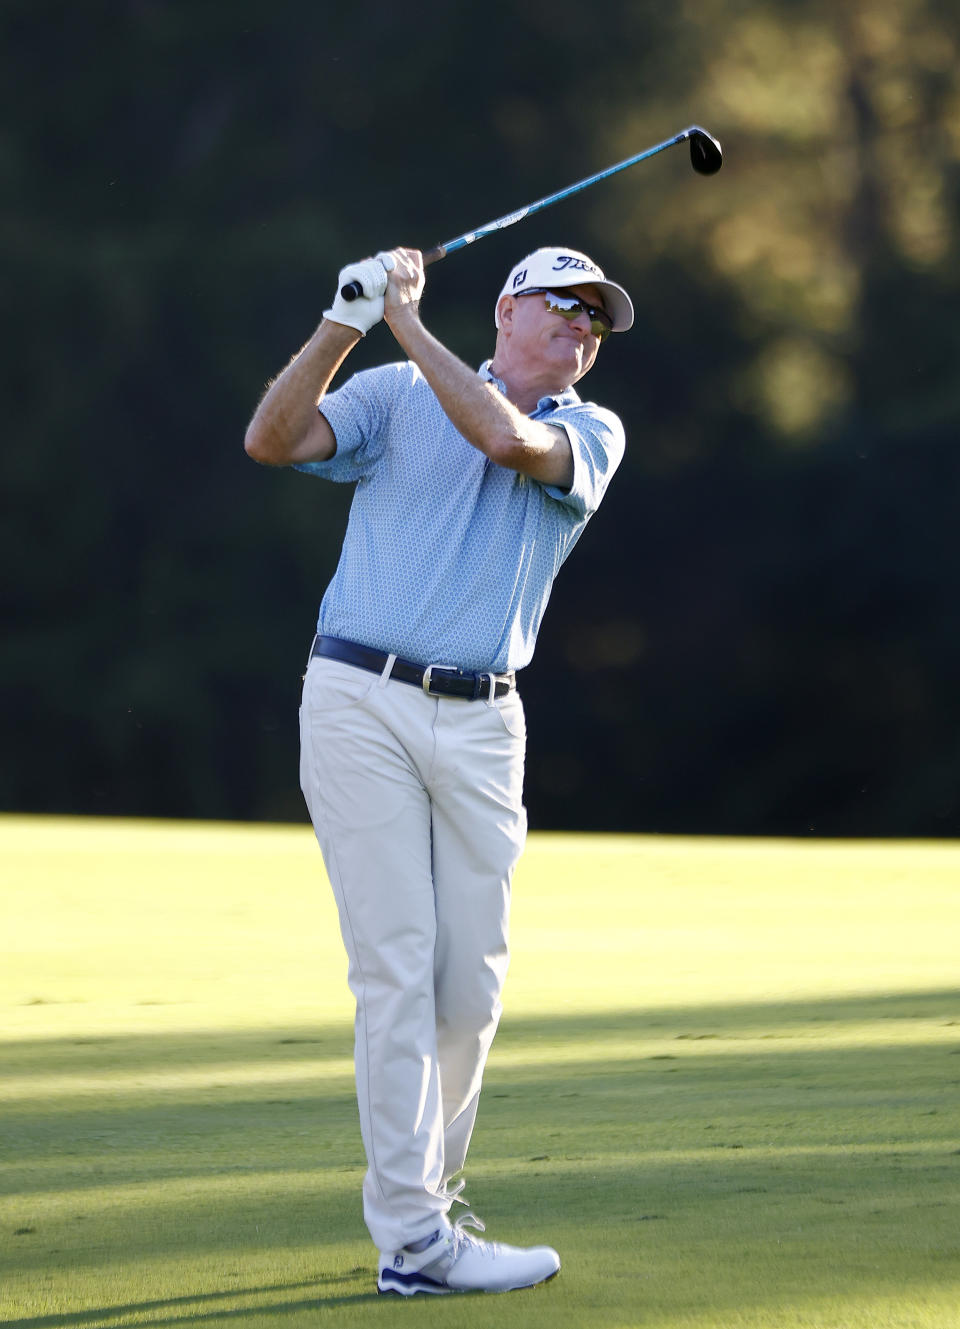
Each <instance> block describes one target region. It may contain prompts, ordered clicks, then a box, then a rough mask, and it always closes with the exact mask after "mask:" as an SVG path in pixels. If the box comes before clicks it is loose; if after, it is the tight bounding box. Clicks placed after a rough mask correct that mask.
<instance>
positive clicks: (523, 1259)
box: [377, 1215, 560, 1297]
mask: <svg viewBox="0 0 960 1329" xmlns="http://www.w3.org/2000/svg"><path fill="white" fill-rule="evenodd" d="M469 1217H470V1216H468V1215H464V1217H463V1218H461V1219H460V1222H459V1223H458V1224H457V1225H456V1226H455V1227H452V1228H445V1229H442V1230H441V1231H440V1232H439V1233H438V1235H437V1238H436V1240H435V1241H433V1242H432V1243H431V1244H430V1245H429V1246H428V1247H427V1248H426V1250H424V1251H411V1250H408V1249H406V1248H404V1249H403V1250H400V1251H382V1252H381V1254H380V1273H379V1277H378V1278H377V1291H378V1292H399V1293H400V1295H401V1296H403V1297H412V1296H413V1295H414V1293H416V1292H433V1293H443V1292H512V1291H514V1290H515V1289H517V1288H522V1287H533V1286H534V1285H535V1284H537V1283H543V1282H545V1281H546V1280H547V1279H548V1278H553V1276H554V1274H556V1273H559V1271H560V1256H559V1255H558V1254H557V1252H556V1251H555V1250H552V1249H551V1247H549V1246H531V1247H529V1248H526V1249H521V1248H519V1247H517V1246H504V1245H500V1244H499V1243H497V1242H493V1241H481V1240H480V1239H479V1237H474V1236H472V1235H471V1234H469V1233H467V1232H464V1230H463V1227H462V1226H461V1224H462V1223H463V1222H464V1221H469ZM478 1226H479V1224H478Z"/></svg>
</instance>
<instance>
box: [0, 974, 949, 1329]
mask: <svg viewBox="0 0 960 1329" xmlns="http://www.w3.org/2000/svg"><path fill="white" fill-rule="evenodd" d="M958 1021H960V994H958V993H957V992H954V991H933V992H919V993H918V992H908V993H891V994H878V995H876V996H862V995H858V996H853V997H847V998H840V999H834V1000H829V1001H821V1002H817V1001H809V1000H803V1001H797V1002H775V1003H762V1002H760V1003H737V1004H727V1005H723V1004H718V1005H712V1006H709V1007H697V1008H675V1009H663V1008H657V1009H654V1010H649V1011H644V1010H620V1011H614V1012H605V1013H603V1014H600V1015H597V1014H574V1015H562V1016H557V1017H554V1018H546V1019H536V1020H532V1019H512V1018H510V1017H509V1015H508V1016H507V1017H506V1018H505V1020H504V1024H503V1028H502V1030H501V1034H500V1036H499V1038H498V1042H497V1045H496V1046H495V1048H494V1053H493V1057H492V1060H491V1065H490V1068H489V1071H488V1075H487V1082H486V1088H485V1092H484V1098H483V1103H482V1108H481V1116H480V1121H479V1125H478V1130H477V1136H476V1140H475V1144H474V1150H473V1153H472V1159H471V1161H472V1169H473V1175H474V1176H475V1177H479V1178H480V1183H481V1187H482V1195H480V1196H479V1199H480V1200H481V1201H482V1203H481V1205H480V1207H481V1209H483V1208H487V1207H489V1209H490V1210H491V1211H492V1212H499V1214H500V1215H501V1217H502V1219H503V1221H504V1223H505V1224H506V1225H507V1230H500V1229H498V1232H497V1236H498V1237H499V1236H500V1235H501V1231H502V1235H503V1238H504V1239H506V1240H517V1239H518V1238H521V1239H522V1237H523V1234H524V1232H525V1231H529V1230H532V1229H536V1230H539V1229H540V1228H541V1227H542V1224H543V1221H544V1219H545V1218H547V1219H549V1223H550V1231H551V1232H552V1231H556V1232H557V1234H558V1238H563V1237H564V1236H566V1237H567V1238H568V1239H569V1241H570V1244H571V1247H572V1248H573V1249H574V1250H575V1251H577V1250H579V1251H583V1252H585V1253H589V1252H590V1251H594V1252H595V1253H596V1252H599V1253H600V1255H601V1256H602V1257H604V1258H607V1257H605V1256H604V1252H605V1251H606V1250H607V1249H608V1248H609V1246H610V1242H611V1241H614V1242H618V1243H620V1245H619V1246H618V1247H617V1249H618V1250H619V1251H620V1258H621V1259H622V1262H623V1264H622V1272H621V1275H620V1277H621V1279H626V1280H628V1281H629V1279H631V1278H639V1277H641V1275H640V1274H639V1273H637V1272H636V1270H637V1269H638V1268H639V1262H640V1260H641V1256H640V1255H639V1254H638V1253H637V1250H638V1246H637V1244H636V1242H635V1236H634V1234H636V1233H637V1232H638V1231H639V1230H640V1229H639V1228H638V1227H637V1225H638V1224H643V1232H644V1242H643V1250H644V1251H649V1252H653V1253H655V1254H656V1256H657V1259H658V1260H659V1261H660V1262H661V1265H660V1267H662V1269H663V1270H664V1274H663V1276H664V1277H665V1278H666V1277H670V1278H672V1279H673V1280H674V1281H675V1282H677V1283H678V1285H680V1286H685V1280H687V1281H689V1278H690V1274H689V1269H688V1268H686V1267H685V1265H684V1261H685V1260H689V1259H690V1258H694V1259H695V1260H696V1261H697V1263H698V1269H699V1272H698V1274H697V1278H698V1279H701V1278H702V1281H703V1282H704V1283H706V1284H709V1285H710V1287H711V1288H713V1292H712V1294H711V1295H713V1296H714V1297H715V1298H716V1300H717V1304H720V1302H721V1301H722V1300H723V1299H724V1298H725V1297H727V1296H728V1294H727V1293H726V1292H725V1291H724V1286H725V1283H724V1280H727V1281H729V1279H730V1278H731V1277H733V1276H734V1275H733V1274H731V1272H730V1271H731V1270H732V1271H734V1273H736V1271H738V1270H739V1269H740V1268H741V1266H742V1263H743V1260H744V1258H745V1252H748V1251H750V1250H753V1249H759V1248H760V1247H761V1246H764V1248H766V1247H767V1246H771V1247H772V1246H773V1243H774V1242H775V1243H776V1246H775V1248H774V1249H775V1250H776V1251H777V1256H778V1259H780V1260H781V1263H780V1264H779V1265H778V1266H777V1267H776V1269H775V1271H774V1272H773V1273H772V1274H769V1275H767V1277H769V1279H770V1282H769V1287H767V1286H766V1284H765V1283H764V1282H763V1281H762V1280H761V1281H758V1282H756V1283H754V1284H753V1285H752V1287H751V1292H752V1295H753V1296H754V1298H755V1299H756V1303H757V1304H764V1298H765V1297H769V1298H770V1299H771V1304H772V1301H773V1299H775V1298H776V1297H777V1296H780V1297H781V1298H782V1297H783V1296H786V1295H789V1294H790V1291H791V1283H790V1280H791V1278H793V1277H796V1278H797V1279H798V1280H800V1282H802V1285H803V1286H804V1288H805V1289H806V1292H805V1295H809V1294H810V1292H811V1289H812V1290H813V1291H816V1290H817V1288H818V1287H819V1286H820V1284H819V1281H818V1280H820V1279H821V1270H823V1271H829V1270H830V1269H831V1267H833V1266H836V1265H837V1264H838V1261H839V1264H841V1265H842V1264H843V1259H844V1258H846V1257H847V1256H849V1259H850V1261H851V1263H850V1267H849V1268H848V1269H845V1270H844V1276H845V1277H846V1278H847V1280H848V1281H849V1282H850V1285H851V1286H852V1287H854V1288H857V1287H859V1286H861V1285H862V1286H864V1287H868V1286H869V1287H871V1288H873V1287H876V1286H878V1285H881V1284H884V1282H885V1280H898V1282H899V1284H905V1285H910V1284H911V1283H912V1282H913V1281H914V1279H915V1280H916V1282H917V1284H918V1285H919V1284H921V1283H922V1282H923V1280H924V1279H925V1278H926V1279H929V1278H930V1277H931V1268H932V1267H934V1266H933V1265H932V1264H931V1261H937V1260H938V1261H940V1262H941V1263H940V1264H938V1265H936V1269H939V1270H940V1271H941V1273H942V1277H943V1278H944V1279H946V1278H947V1277H949V1276H951V1275H952V1276H955V1272H953V1271H955V1270H956V1267H957V1262H958V1258H960V1252H958V1243H957V1241H956V1240H955V1239H954V1240H948V1239H947V1237H946V1236H941V1235H940V1234H941V1230H942V1231H943V1232H948V1231H949V1230H950V1229H949V1227H948V1226H947V1225H946V1224H945V1222H944V1218H943V1213H944V1212H945V1211H946V1210H947V1208H948V1206H950V1205H953V1204H955V1203H956V1200H957V1193H958V1182H960V1139H958V1138H957V1103H958V1100H960V1094H958V1086H960V1055H958V1054H960V1039H958V1038H957V1037H956V1036H955V1035H957V1034H960V1028H953V1026H955V1025H957V1022H958ZM908 1022H916V1023H915V1026H911V1025H910V1024H909V1023H908ZM895 1025H896V1028H894V1026H895ZM948 1026H949V1027H948ZM845 1027H850V1028H851V1029H853V1031H854V1032H853V1033H852V1034H851V1036H850V1038H849V1040H848V1041H847V1042H844V1029H845ZM888 1034H889V1037H888V1036H887V1035H888ZM632 1038H635V1039H636V1052H635V1054H632V1053H631V1052H630V1051H629V1048H630V1040H631V1039H632ZM314 1039H315V1040H317V1041H313V1040H314ZM350 1043H351V1034H350V1031H349V1029H346V1028H344V1027H342V1026H336V1027H330V1028H320V1029H312V1030H311V1029H307V1028H291V1029H287V1030H276V1029H269V1030H260V1031H251V1032H247V1033H241V1034H237V1033H234V1032H228V1033H226V1034H224V1035H223V1036H220V1035H219V1034H217V1033H216V1032H215V1031H211V1032H209V1033H206V1034H200V1033H190V1034H184V1035H180V1036H177V1035H171V1034H164V1035H158V1036H145V1037H131V1036H124V1037H121V1038H108V1039H99V1040H96V1041H95V1042H86V1041H84V1040H36V1041H35V1042H33V1043H29V1044H27V1045H24V1044H23V1043H11V1044H9V1045H7V1047H2V1046H0V1056H5V1055H6V1054H9V1055H6V1065H7V1073H8V1074H9V1075H12V1076H14V1077H16V1076H19V1077H21V1095H22V1096H21V1098H20V1099H19V1100H16V1099H14V1098H12V1097H10V1096H8V1099H7V1102H8V1106H7V1108H6V1110H5V1112H4V1132H3V1145H4V1147H5V1149H6V1150H7V1151H8V1157H9V1163H8V1173H9V1183H8V1188H7V1194H8V1200H7V1201H6V1209H5V1213H8V1214H10V1215H11V1216H12V1218H11V1219H9V1220H8V1219H5V1220H4V1222H3V1226H2V1227H0V1238H2V1241H0V1247H2V1253H0V1278H3V1277H4V1275H3V1273H2V1269H3V1267H4V1266H5V1267H6V1269H7V1271H8V1274H9V1276H10V1277H11V1278H17V1279H20V1280H23V1281H24V1284H25V1286H26V1287H27V1288H28V1289H29V1287H30V1286H32V1285H33V1284H34V1283H35V1282H37V1281H38V1280H41V1279H48V1278H50V1277H53V1278H54V1279H59V1280H62V1281H63V1283H64V1290H63V1292H62V1294H60V1301H61V1304H67V1305H68V1304H69V1296H70V1293H69V1275H68V1273H67V1271H69V1270H73V1271H81V1270H84V1269H86V1270H92V1271H97V1270H99V1269H101V1268H105V1267H107V1266H108V1265H109V1266H111V1267H113V1266H115V1265H117V1264H119V1265H121V1266H122V1267H123V1268H125V1269H128V1268H129V1269H134V1268H136V1266H137V1264H138V1262H139V1261H142V1260H144V1259H150V1260H152V1261H154V1262H155V1261H156V1260H157V1259H159V1260H161V1261H167V1262H168V1263H169V1277H170V1280H171V1283H173V1282H174V1280H176V1282H177V1284H178V1286H177V1287H176V1291H177V1295H176V1296H172V1297H170V1298H168V1299H160V1300H157V1301H155V1302H143V1303H138V1304H133V1303H131V1304H129V1305H116V1306H113V1307H112V1308H106V1309H101V1310H99V1311H96V1312H94V1311H78V1312H75V1313H70V1312H67V1311H64V1312H63V1313H62V1314H46V1315H37V1316H34V1317H26V1318H23V1319H19V1320H18V1319H8V1320H7V1321H6V1322H7V1323H10V1324H11V1325H14V1326H16V1329H43V1327H44V1326H49V1329H58V1327H62V1329H67V1327H68V1326H82V1325H84V1324H87V1323H90V1322H92V1321H94V1320H111V1319H114V1320H116V1321H117V1322H118V1323H124V1322H125V1321H126V1320H127V1319H131V1320H132V1319H135V1318H140V1319H143V1318H145V1317H146V1318H147V1319H149V1320H150V1322H151V1323H164V1324H165V1323H167V1322H170V1323H172V1322H173V1321H174V1320H175V1321H176V1322H178V1323H182V1322H183V1321H185V1320H195V1321H197V1320H205V1319H213V1318H230V1319H240V1318H244V1317H249V1316H253V1315H264V1314H278V1315H279V1314H287V1313H292V1312H294V1311H302V1310H313V1311H317V1310H319V1309H320V1308H323V1309H324V1310H327V1309H329V1308H331V1307H336V1306H346V1305H354V1304H356V1303H357V1302H358V1301H365V1300H369V1301H371V1302H376V1301H377V1297H376V1294H375V1291H374V1278H375V1275H374V1272H373V1258H372V1257H373V1252H372V1250H371V1252H370V1255H371V1259H370V1268H369V1269H368V1270H363V1271H354V1272H352V1273H351V1274H349V1275H343V1276H334V1275H329V1276H326V1277H323V1276H320V1277H318V1278H317V1279H316V1280H315V1281H314V1280H310V1279H308V1280H306V1281H298V1279H297V1277H296V1276H295V1275H294V1274H293V1273H292V1276H291V1281H290V1282H289V1283H283V1282H276V1283H275V1284H272V1285H269V1286H265V1287H262V1288H256V1287H255V1288H247V1289H241V1290H229V1291H222V1292H221V1291H218V1292H215V1293H209V1294H189V1293H186V1292H185V1291H184V1283H185V1282H187V1283H188V1282H189V1279H190V1278H193V1277H197V1275H196V1273H195V1272H186V1271H184V1270H182V1269H181V1268H180V1267H179V1266H180V1264H181V1262H182V1261H184V1260H189V1259H193V1258H194V1257H197V1258H200V1259H203V1258H206V1257H211V1258H213V1257H218V1256H219V1255H220V1254H221V1253H224V1252H227V1251H229V1252H230V1258H231V1259H232V1260H237V1259H241V1258H243V1257H242V1256H241V1255H238V1252H245V1251H249V1252H250V1253H251V1255H252V1256H255V1257H256V1258H258V1259H259V1258H262V1256H263V1252H264V1248H265V1247H266V1248H268V1249H269V1250H270V1251H272V1252H274V1253H275V1255H276V1258H277V1260H281V1259H288V1258H289V1259H296V1260H299V1262H300V1266H301V1269H302V1267H303V1261H304V1260H309V1261H310V1262H312V1263H313V1262H316V1261H317V1260H318V1258H320V1252H322V1250H323V1249H324V1248H326V1247H329V1246H331V1245H333V1244H335V1243H338V1242H344V1241H347V1242H354V1241H356V1242H363V1241H364V1240H365V1234H364V1231H363V1227H362V1223H361V1221H360V1205H359V1187H360V1179H361V1173H362V1168H363V1159H362V1153H361V1150H360V1144H359V1130H358V1126H357V1120H356V1107H355V1104H354V1101H353V1092H352V1085H351V1084H350V1083H349V1082H348V1080H349V1077H347V1076H346V1075H345V1074H344V1073H342V1072H340V1071H338V1072H337V1073H336V1074H330V1061H331V1058H343V1057H345V1056H349V1052H350ZM625 1046H626V1048H627V1049H628V1050H627V1051H626V1052H625V1050H624V1048H625ZM305 1060H306V1061H310V1062H314V1063H315V1066H316V1073H315V1074H313V1073H312V1072H311V1073H308V1074H306V1075H304V1074H303V1062H304V1061H305ZM208 1062H209V1064H210V1075H209V1083H204V1084H201V1085H198V1084H197V1083H196V1077H194V1079H192V1080H191V1081H190V1082H189V1083H188V1084H186V1085H184V1084H178V1082H177V1075H178V1074H182V1072H183V1071H184V1070H185V1069H187V1068H197V1067H200V1068H202V1067H204V1066H205V1065H206V1064H207V1063H208ZM294 1063H296V1064H297V1066H298V1067H299V1069H298V1072H297V1075H298V1077H299V1078H296V1077H294V1078H292V1079H287V1080H285V1079H284V1077H285V1076H290V1073H291V1068H292V1065H293V1064H294ZM231 1067H233V1068H236V1069H237V1070H238V1071H240V1072H245V1071H251V1072H253V1071H256V1072H257V1074H258V1075H259V1074H260V1073H261V1072H262V1073H263V1077H264V1079H263V1082H262V1083H260V1082H258V1083H256V1084H252V1083H250V1082H248V1081H246V1080H245V1081H244V1082H243V1083H234V1084H231V1083H230V1082H229V1076H227V1071H228V1070H229V1068H231ZM114 1073H115V1074H117V1075H118V1076H119V1077H121V1079H122V1083H119V1084H118V1086H117V1087H115V1088H114V1087H111V1085H110V1076H111V1074H114ZM137 1074H151V1075H155V1076H157V1077H159V1084H158V1083H153V1084H152V1086H151V1087H149V1088H139V1087H138V1086H137V1084H136V1075H137ZM41 1075H46V1076H50V1075H55V1076H63V1075H67V1076H75V1077H76V1086H77V1093H76V1094H75V1095H74V1094H63V1095H62V1096H61V1097H59V1098H55V1097H51V1098H48V1099H45V1098H44V1094H43V1085H42V1081H41V1080H39V1079H38V1080H37V1085H36V1090H35V1091H34V1090H32V1089H31V1084H30V1081H31V1077H33V1076H37V1077H39V1076H41ZM87 1075H89V1076H91V1077H92V1078H93V1079H95V1081H96V1087H95V1088H91V1089H90V1091H89V1092H88V1093H87V1094H84V1093H83V1092H82V1091H83V1080H84V1076H87ZM167 1075H169V1081H166V1080H165V1079H164V1077H165V1076H167ZM218 1076H224V1077H225V1079H224V1081H223V1082H222V1083H221V1082H219V1081H218ZM278 1086H280V1087H279V1088H278ZM474 1194H475V1192H474ZM611 1234H613V1235H611ZM938 1243H939V1244H938ZM621 1248H622V1249H621ZM864 1250H866V1251H867V1252H868V1255H867V1257H864V1255H863V1252H864ZM791 1251H792V1254H787V1252H791ZM844 1252H846V1256H843V1254H842V1253H844ZM647 1258H649V1257H647ZM791 1260H792V1261H793V1263H791ZM831 1262H833V1264H831ZM914 1271H915V1272H914ZM573 1272H574V1277H576V1271H575V1269H574V1271H573ZM94 1276H96V1274H95V1273H94ZM642 1276H643V1277H644V1278H649V1277H650V1275H649V1274H646V1273H645V1274H643V1275H642ZM822 1277H823V1278H827V1273H826V1272H824V1273H823V1275H822ZM345 1283H351V1284H357V1285H358V1290H357V1291H356V1292H355V1293H352V1292H350V1291H349V1290H348V1291H347V1292H346V1294H345V1293H344V1284H345ZM361 1284H362V1288H363V1290H361V1286H360V1285H361ZM891 1285H892V1284H891ZM298 1290H302V1291H304V1292H305V1293H306V1294H308V1299H307V1300H299V1299H297V1297H296V1295H295V1294H296V1292H297V1291H298ZM45 1295H46V1296H47V1300H46V1305H48V1306H49V1305H50V1304H51V1301H50V1297H49V1294H45ZM270 1295H273V1296H274V1298H275V1299H274V1301H273V1302H270V1303H268V1304H264V1303H262V1302H261V1303H259V1304H257V1305H255V1306H246V1305H239V1306H238V1305H231V1304H230V1299H231V1298H233V1299H235V1300H236V1301H240V1302H243V1301H247V1300H252V1299H254V1298H257V1297H261V1296H263V1297H266V1296H270ZM609 1295H614V1294H613V1292H611V1293H610V1294H609ZM629 1295H632V1294H629ZM29 1296H30V1294H29V1291H27V1292H25V1293H23V1294H22V1297H21V1300H22V1302H25V1303H26V1304H29ZM733 1296H734V1294H733V1293H732V1292H731V1293H729V1304H730V1305H733V1304H734V1300H733ZM380 1300H381V1302H382V1300H383V1299H382V1298H381V1299H380ZM40 1304H42V1303H39V1302H38V1305H40ZM191 1307H194V1308H195V1309H193V1310H191V1309H190V1308H191ZM154 1312H155V1313H156V1317H157V1318H153V1314H152V1313H154ZM167 1312H169V1314H167Z"/></svg>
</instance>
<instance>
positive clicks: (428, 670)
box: [421, 664, 444, 697]
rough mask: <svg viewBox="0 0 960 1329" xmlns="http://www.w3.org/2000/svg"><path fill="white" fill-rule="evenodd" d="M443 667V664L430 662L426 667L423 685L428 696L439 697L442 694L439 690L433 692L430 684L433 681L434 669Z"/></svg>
mask: <svg viewBox="0 0 960 1329" xmlns="http://www.w3.org/2000/svg"><path fill="white" fill-rule="evenodd" d="M443 668H444V666H443V665H435V664H429V665H427V667H426V669H424V671H423V682H422V684H421V686H422V688H423V690H424V692H425V693H426V694H427V696H428V697H437V696H439V695H440V694H439V693H438V692H431V690H430V685H431V683H432V682H433V671H434V670H435V669H443Z"/></svg>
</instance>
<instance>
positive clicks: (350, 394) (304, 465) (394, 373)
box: [293, 364, 409, 484]
mask: <svg viewBox="0 0 960 1329" xmlns="http://www.w3.org/2000/svg"><path fill="white" fill-rule="evenodd" d="M408 369H409V366H406V365H401V364H396V365H381V366H380V367H379V368H377V369H362V370H361V371H360V372H359V373H358V374H354V375H353V377H352V378H350V379H348V380H347V382H346V383H344V385H343V387H341V388H337V389H336V391H335V392H328V393H327V395H326V396H325V397H324V398H323V400H322V401H321V402H320V406H319V411H320V414H321V415H322V416H324V418H325V419H326V420H327V422H328V424H329V425H330V428H331V429H332V430H333V432H334V436H335V437H336V440H337V450H336V452H335V453H334V454H333V456H332V457H330V458H328V459H327V460H326V461H307V462H301V463H299V464H298V465H296V466H294V468H293V469H294V470H296V471H303V472H304V474H306V475H316V476H319V477H320V478H321V479H323V480H334V481H338V482H340V483H343V484H347V483H350V482H351V481H356V480H360V479H362V478H363V477H364V476H365V475H367V474H369V472H370V471H371V470H372V469H373V467H374V466H375V465H376V463H377V461H378V460H379V458H380V455H381V453H382V452H383V446H384V439H385V436H386V432H387V431H386V424H387V418H388V416H389V414H390V410H391V408H392V406H393V403H394V401H395V400H396V397H397V393H398V391H399V390H400V388H401V386H403V377H404V371H405V370H408ZM406 377H407V378H409V373H407V374H406Z"/></svg>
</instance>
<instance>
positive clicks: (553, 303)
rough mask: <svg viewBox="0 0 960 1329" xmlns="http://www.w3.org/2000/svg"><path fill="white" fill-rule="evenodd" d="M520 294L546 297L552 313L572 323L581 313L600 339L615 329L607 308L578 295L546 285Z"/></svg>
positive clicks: (533, 287) (534, 287)
mask: <svg viewBox="0 0 960 1329" xmlns="http://www.w3.org/2000/svg"><path fill="white" fill-rule="evenodd" d="M518 294H519V295H542V296H544V297H545V298H546V303H547V309H548V311H549V312H550V313H551V314H558V315H559V316H560V318H565V319H566V320H567V322H568V323H572V322H573V320H574V319H575V318H579V316H580V315H581V314H586V316H587V318H588V319H589V320H590V331H591V332H592V333H593V335H594V336H595V337H598V338H599V339H600V341H606V339H607V337H609V335H610V333H611V332H612V331H613V320H612V319H611V317H610V315H609V314H608V313H607V311H606V310H605V309H601V308H599V307H598V306H597V305H588V304H587V303H586V301H584V300H581V299H580V298H579V296H576V295H564V294H563V293H562V292H561V291H551V290H549V289H548V288H547V287H546V286H531V287H530V289H529V290H528V291H519V292H518Z"/></svg>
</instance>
